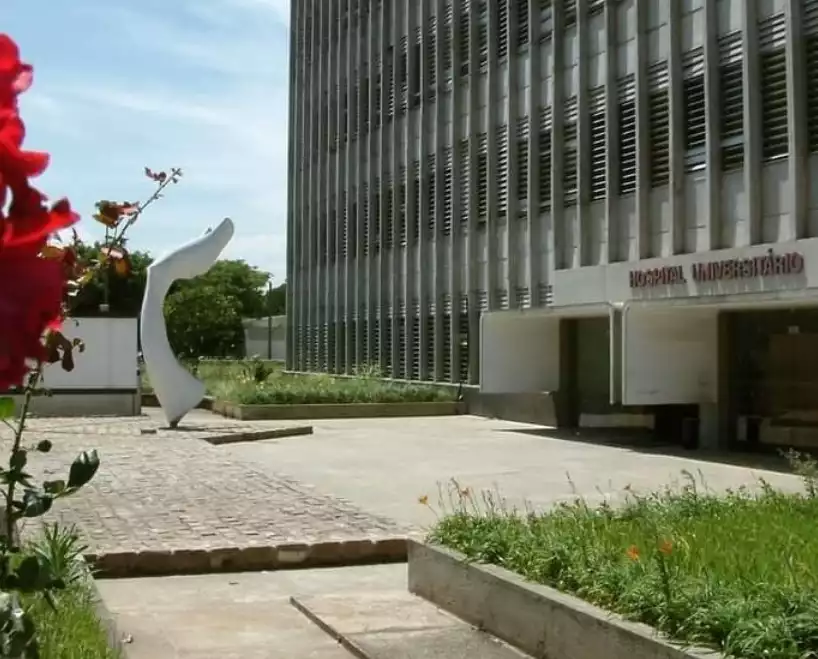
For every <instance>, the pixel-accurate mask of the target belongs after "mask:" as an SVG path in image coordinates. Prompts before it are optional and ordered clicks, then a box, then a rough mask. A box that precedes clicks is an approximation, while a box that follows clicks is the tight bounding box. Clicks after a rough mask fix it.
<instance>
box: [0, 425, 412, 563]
mask: <svg viewBox="0 0 818 659" xmlns="http://www.w3.org/2000/svg"><path fill="white" fill-rule="evenodd" d="M161 425H162V422H161V421H160V419H159V418H158V417H157V416H155V415H150V416H145V417H140V418H136V419H131V418H88V419H33V420H32V422H31V424H30V428H29V432H28V433H27V435H26V437H27V441H26V443H27V444H34V443H35V442H37V441H39V440H40V439H44V438H48V439H50V440H51V441H52V442H53V444H54V448H53V450H52V451H51V452H50V453H48V454H45V455H44V454H35V453H33V452H32V454H31V457H30V466H29V471H30V472H31V473H32V474H33V475H35V476H37V477H39V476H45V477H47V478H67V475H68V467H69V465H70V463H71V461H72V460H73V458H74V457H75V456H76V455H77V453H78V452H79V451H82V450H90V449H97V451H98V452H99V455H100V461H101V466H100V469H99V472H98V473H97V475H96V477H95V478H94V479H93V481H92V482H91V483H90V484H89V485H88V486H86V488H84V489H83V490H82V491H81V492H79V493H78V494H77V495H75V496H73V497H69V498H66V499H63V500H60V501H58V502H57V503H56V505H55V512H56V514H57V516H59V518H61V520H62V521H64V522H66V523H69V524H70V523H74V524H76V525H77V526H78V527H79V529H80V530H81V531H82V532H83V535H84V538H85V540H86V542H87V543H88V544H89V548H90V551H91V552H92V553H93V555H95V556H96V557H98V558H100V559H101V558H105V557H108V558H109V559H111V561H113V563H111V564H110V565H107V566H105V565H103V569H109V568H110V570H111V571H112V572H114V573H121V574H128V573H130V574H133V573H134V572H143V573H144V572H151V573H161V572H163V571H167V572H173V571H205V570H207V569H210V568H218V567H219V566H220V565H221V566H222V567H224V568H225V569H227V568H229V567H234V568H235V567H253V566H250V565H245V564H246V563H247V562H248V560H250V562H251V563H252V562H255V563H256V564H257V565H255V567H258V568H260V569H261V568H264V567H278V566H280V564H281V563H284V562H293V561H295V562H300V561H302V560H305V562H306V563H321V562H324V563H329V564H331V563H333V562H338V561H339V560H341V559H337V560H336V558H333V557H332V556H329V555H327V552H328V551H330V550H331V547H333V546H334V547H335V548H336V550H337V549H338V545H339V544H340V545H342V549H344V551H345V552H346V554H349V556H347V558H348V559H349V562H356V561H355V560H354V559H355V558H357V559H358V562H362V561H365V560H367V556H366V554H367V553H369V554H371V553H372V552H373V549H372V548H373V547H374V546H376V545H378V544H379V543H380V544H381V545H384V546H385V549H384V551H386V552H387V553H389V552H391V553H392V554H395V555H393V556H392V558H394V559H398V558H400V556H398V555H397V554H399V553H400V550H401V546H402V545H403V544H404V543H403V542H402V540H401V539H402V538H404V537H405V536H406V534H407V533H408V532H410V531H411V529H410V528H408V527H400V526H398V525H397V524H395V523H393V522H392V521H390V520H389V519H387V518H383V517H378V516H375V515H371V514H367V513H365V512H363V511H362V510H360V509H358V508H356V507H355V506H353V505H352V504H350V503H348V502H346V501H343V500H340V499H337V498H332V497H329V496H325V495H323V494H321V493H319V492H317V491H316V490H315V489H313V488H311V487H310V486H308V485H305V484H302V483H300V482H298V481H296V480H294V479H292V478H289V477H287V476H285V475H282V474H277V473H273V471H272V470H271V469H270V468H269V467H268V468H266V469H265V468H264V467H259V466H258V465H257V464H255V463H254V462H253V461H252V460H245V459H242V458H240V457H237V456H235V455H232V454H230V453H228V452H227V451H226V450H225V449H224V447H219V446H212V445H210V444H208V443H207V442H205V441H201V440H202V439H206V438H207V437H208V436H209V435H210V434H213V433H218V434H225V433H229V432H246V431H247V429H248V428H253V429H259V428H265V427H267V426H274V425H275V422H237V421H231V420H228V419H223V418H221V417H217V416H215V415H213V414H211V413H208V412H205V411H197V412H196V413H195V414H191V416H190V417H188V418H186V423H185V424H184V427H183V428H182V429H180V430H176V431H174V430H169V429H158V428H159V427H160V426H161ZM278 425H281V424H280V423H279V424H278ZM157 429H158V430H157ZM145 430H155V431H156V432H155V433H151V434H143V433H144V431H145ZM0 437H1V438H3V439H6V440H7V439H8V437H9V432H8V429H3V431H2V432H0ZM299 439H300V438H295V439H294V440H293V441H299ZM49 518H52V519H53V516H52V514H49V516H48V517H46V518H45V519H49ZM31 526H32V525H31V524H30V523H29V525H28V527H27V528H26V529H25V532H26V533H29V532H31ZM35 530H36V525H35ZM322 543H323V544H324V545H327V547H330V549H327V548H326V547H325V548H324V553H323V554H321V555H320V556H314V557H313V560H312V561H310V559H309V558H307V559H305V556H304V555H301V556H297V555H294V554H293V553H292V548H300V549H301V550H302V552H306V551H308V550H309V548H310V547H311V546H313V545H319V544H322ZM355 543H359V544H361V547H357V549H356V546H355ZM274 547H278V548H283V547H289V548H290V554H288V556H287V557H285V556H284V555H283V554H281V552H279V555H278V556H276V555H275V554H270V553H269V552H267V553H265V549H270V548H274ZM362 548H363V549H362ZM244 550H251V554H248V556H245V557H244V558H241V557H239V556H238V554H237V553H236V552H240V551H244ZM403 551H405V548H404V549H403ZM212 552H221V554H220V556H221V558H219V559H218V561H217V563H219V565H213V561H212V560H211V561H210V563H209V564H206V563H207V561H206V559H207V554H208V553H212ZM231 552H232V553H231ZM174 553H175V554H176V558H177V559H178V560H179V561H181V563H184V565H182V564H179V565H177V566H176V567H169V566H168V555H170V554H174ZM336 553H337V551H336ZM341 553H344V552H341ZM375 553H377V552H375ZM140 556H141V557H142V559H144V560H142V561H141V562H140V561H139V560H137V559H139V557H140ZM113 557H118V558H116V560H114V558H113ZM248 557H249V558H248ZM368 558H370V559H371V558H372V556H368ZM149 559H150V560H149ZM135 560H137V562H139V563H140V565H138V566H134V561H135ZM345 560H346V559H345ZM202 561H205V563H203V562H202ZM177 562H178V561H177ZM238 563H240V564H241V565H239V564H238ZM162 565H164V567H163V566H162ZM129 566H130V567H129Z"/></svg>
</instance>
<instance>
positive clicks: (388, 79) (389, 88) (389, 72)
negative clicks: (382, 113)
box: [383, 46, 395, 120]
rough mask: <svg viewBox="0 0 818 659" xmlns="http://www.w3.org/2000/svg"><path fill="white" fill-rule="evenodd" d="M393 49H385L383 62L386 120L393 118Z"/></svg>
mask: <svg viewBox="0 0 818 659" xmlns="http://www.w3.org/2000/svg"><path fill="white" fill-rule="evenodd" d="M394 50H395V49H394V48H392V47H391V46H390V47H389V48H387V49H386V58H385V59H384V61H383V75H384V78H385V81H384V84H385V85H386V119H387V120H389V119H392V117H394V116H395V71H394V64H393V57H394Z"/></svg>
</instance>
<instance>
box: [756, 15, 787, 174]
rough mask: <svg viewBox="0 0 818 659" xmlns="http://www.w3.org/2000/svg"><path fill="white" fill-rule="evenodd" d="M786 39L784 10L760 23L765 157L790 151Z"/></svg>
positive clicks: (769, 157)
mask: <svg viewBox="0 0 818 659" xmlns="http://www.w3.org/2000/svg"><path fill="white" fill-rule="evenodd" d="M786 39H787V24H786V19H785V17H784V14H776V15H775V16H770V17H769V18H767V19H764V20H763V21H761V22H760V23H759V26H758V41H759V46H760V54H759V57H760V60H761V62H760V64H761V66H760V69H761V130H762V154H763V157H764V159H765V160H773V159H776V158H780V157H782V156H786V155H787V153H789V124H788V118H787V54H786Z"/></svg>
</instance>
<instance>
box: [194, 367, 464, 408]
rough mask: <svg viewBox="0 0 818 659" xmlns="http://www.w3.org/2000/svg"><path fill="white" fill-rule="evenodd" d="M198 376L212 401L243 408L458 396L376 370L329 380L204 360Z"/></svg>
mask: <svg viewBox="0 0 818 659" xmlns="http://www.w3.org/2000/svg"><path fill="white" fill-rule="evenodd" d="M198 375H199V377H200V378H201V379H202V380H203V381H204V382H205V384H206V386H207V389H208V392H209V393H210V394H212V395H213V396H214V397H216V398H219V399H221V400H227V401H230V402H233V403H240V404H243V405H304V404H320V403H326V404H329V403H408V402H432V401H451V400H454V399H455V398H456V396H457V392H456V390H455V389H454V388H450V387H441V386H438V385H433V384H426V383H417V384H414V383H411V384H410V383H403V382H393V381H390V380H385V379H383V378H382V377H381V374H380V372H378V370H377V369H361V370H360V371H359V375H358V376H356V377H333V376H330V375H325V374H319V375H296V374H290V373H285V372H284V371H283V368H281V367H280V366H271V365H270V363H269V362H263V361H260V360H242V361H238V362H236V363H234V364H230V363H224V362H216V363H208V362H206V361H203V362H201V363H200V365H199V368H198Z"/></svg>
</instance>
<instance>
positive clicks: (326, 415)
mask: <svg viewBox="0 0 818 659" xmlns="http://www.w3.org/2000/svg"><path fill="white" fill-rule="evenodd" d="M212 411H213V412H215V413H216V414H221V415H222V416H225V417H229V418H233V419H238V420H239V421H265V420H282V421H284V420H288V421H297V420H304V419H378V418H397V417H418V416H455V415H458V414H465V413H466V408H465V405H464V404H463V403H461V402H458V401H429V402H419V403H338V404H335V403H332V404H330V403H315V404H304V405H241V404H238V403H231V402H229V401H225V400H215V401H213V407H212Z"/></svg>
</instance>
